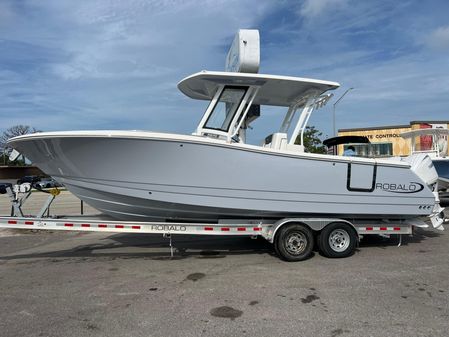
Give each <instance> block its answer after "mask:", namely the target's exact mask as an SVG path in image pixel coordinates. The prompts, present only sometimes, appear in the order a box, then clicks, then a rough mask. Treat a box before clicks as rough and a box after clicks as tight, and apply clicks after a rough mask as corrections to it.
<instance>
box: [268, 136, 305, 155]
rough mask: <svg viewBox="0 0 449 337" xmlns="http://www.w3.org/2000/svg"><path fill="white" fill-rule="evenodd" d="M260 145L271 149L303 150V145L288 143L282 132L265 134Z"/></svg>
mask: <svg viewBox="0 0 449 337" xmlns="http://www.w3.org/2000/svg"><path fill="white" fill-rule="evenodd" d="M262 147H267V148H270V149H273V150H284V151H292V152H304V146H302V145H296V144H288V139H287V134H286V133H282V132H276V133H273V134H271V135H269V136H267V137H266V138H265V139H264V142H263V144H262Z"/></svg>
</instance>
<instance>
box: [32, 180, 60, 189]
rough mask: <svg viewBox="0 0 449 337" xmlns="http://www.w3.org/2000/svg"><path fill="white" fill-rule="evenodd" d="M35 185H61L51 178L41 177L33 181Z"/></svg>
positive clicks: (44, 186)
mask: <svg viewBox="0 0 449 337" xmlns="http://www.w3.org/2000/svg"><path fill="white" fill-rule="evenodd" d="M35 186H36V187H39V188H53V187H62V186H63V185H62V184H60V183H58V182H57V181H56V180H54V179H53V178H42V179H41V180H40V181H38V182H36V183H35Z"/></svg>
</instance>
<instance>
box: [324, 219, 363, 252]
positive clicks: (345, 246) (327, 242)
mask: <svg viewBox="0 0 449 337" xmlns="http://www.w3.org/2000/svg"><path fill="white" fill-rule="evenodd" d="M356 244H357V234H356V232H355V230H354V228H352V227H351V226H350V225H348V224H346V223H342V222H334V223H331V224H329V225H327V226H326V227H325V228H324V229H323V230H322V231H321V234H320V235H319V237H318V246H319V248H320V250H321V252H322V253H323V254H324V255H325V256H327V257H331V258H339V257H347V256H349V255H351V254H353V253H354V249H355V247H356Z"/></svg>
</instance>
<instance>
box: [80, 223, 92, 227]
mask: <svg viewBox="0 0 449 337" xmlns="http://www.w3.org/2000/svg"><path fill="white" fill-rule="evenodd" d="M81 227H90V225H89V224H88V223H82V224H81Z"/></svg>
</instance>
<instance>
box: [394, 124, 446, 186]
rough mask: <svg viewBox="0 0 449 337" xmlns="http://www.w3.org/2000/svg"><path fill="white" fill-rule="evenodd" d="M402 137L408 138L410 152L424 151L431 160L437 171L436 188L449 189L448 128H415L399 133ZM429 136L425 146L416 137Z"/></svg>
mask: <svg viewBox="0 0 449 337" xmlns="http://www.w3.org/2000/svg"><path fill="white" fill-rule="evenodd" d="M401 137H402V138H404V139H410V145H411V149H410V153H411V154H416V153H425V154H427V155H428V156H429V157H430V158H431V159H432V162H433V165H434V167H435V169H436V171H437V173H438V177H439V179H438V188H439V189H440V190H448V189H449V156H448V137H449V129H442V128H441V129H440V128H428V129H415V130H411V131H408V132H403V133H401ZM421 137H429V138H430V139H429V140H430V142H429V145H430V146H428V147H427V148H425V147H424V146H422V144H421V142H420V141H417V138H420V139H421Z"/></svg>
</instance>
